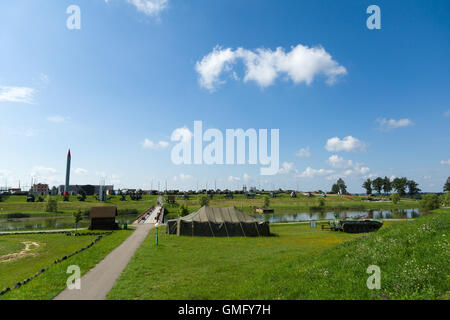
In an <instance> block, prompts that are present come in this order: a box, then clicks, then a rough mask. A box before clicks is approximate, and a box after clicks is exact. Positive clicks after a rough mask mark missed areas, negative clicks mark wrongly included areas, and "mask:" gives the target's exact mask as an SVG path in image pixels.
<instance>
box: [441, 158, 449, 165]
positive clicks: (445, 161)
mask: <svg viewBox="0 0 450 320" xmlns="http://www.w3.org/2000/svg"><path fill="white" fill-rule="evenodd" d="M441 164H444V165H445V164H448V165H450V159H448V160H441Z"/></svg>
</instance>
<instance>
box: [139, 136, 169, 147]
mask: <svg viewBox="0 0 450 320" xmlns="http://www.w3.org/2000/svg"><path fill="white" fill-rule="evenodd" d="M141 145H142V148H144V149H164V148H167V147H168V146H169V143H168V142H167V141H159V142H158V143H156V142H153V141H151V140H149V139H147V138H145V139H144V141H143V142H142V143H141Z"/></svg>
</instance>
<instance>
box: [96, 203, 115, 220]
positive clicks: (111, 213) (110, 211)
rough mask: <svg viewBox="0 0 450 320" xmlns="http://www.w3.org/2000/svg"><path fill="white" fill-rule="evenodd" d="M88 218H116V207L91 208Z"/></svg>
mask: <svg viewBox="0 0 450 320" xmlns="http://www.w3.org/2000/svg"><path fill="white" fill-rule="evenodd" d="M89 216H90V217H91V218H114V217H116V216H117V207H114V206H110V207H104V206H102V207H92V208H91V211H90V214H89Z"/></svg>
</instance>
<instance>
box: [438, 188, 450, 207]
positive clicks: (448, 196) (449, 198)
mask: <svg viewBox="0 0 450 320" xmlns="http://www.w3.org/2000/svg"><path fill="white" fill-rule="evenodd" d="M440 200H441V203H442V205H443V206H444V207H450V191H447V192H446V193H444V194H443V195H441V197H440Z"/></svg>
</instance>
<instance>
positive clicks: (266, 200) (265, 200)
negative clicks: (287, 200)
mask: <svg viewBox="0 0 450 320" xmlns="http://www.w3.org/2000/svg"><path fill="white" fill-rule="evenodd" d="M269 206H270V199H269V197H268V196H264V208H268V207H269Z"/></svg>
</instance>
